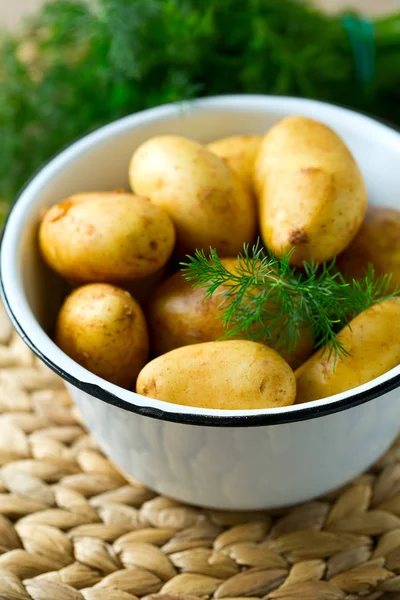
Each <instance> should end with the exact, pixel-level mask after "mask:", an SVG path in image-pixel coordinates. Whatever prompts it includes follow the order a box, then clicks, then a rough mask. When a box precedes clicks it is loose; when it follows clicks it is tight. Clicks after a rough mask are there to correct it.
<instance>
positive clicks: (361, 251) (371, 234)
mask: <svg viewBox="0 0 400 600" xmlns="http://www.w3.org/2000/svg"><path fill="white" fill-rule="evenodd" d="M369 264H371V265H372V266H373V267H374V269H375V274H376V275H377V276H379V275H384V274H385V273H392V281H391V288H390V289H391V291H393V290H394V289H395V288H396V286H398V285H400V211H398V210H395V209H394V208H380V207H379V206H370V207H369V208H368V210H367V214H366V215H365V219H364V222H363V224H362V225H361V228H360V230H359V232H358V233H357V235H356V237H355V238H354V240H353V241H352V242H351V244H350V246H348V247H347V248H346V250H345V251H344V252H343V253H342V254H341V255H340V256H338V259H337V266H338V268H339V270H340V271H341V272H342V273H343V274H344V276H345V277H346V278H351V279H353V278H354V279H358V278H361V277H363V276H364V275H365V271H366V269H367V267H368V265H369Z"/></svg>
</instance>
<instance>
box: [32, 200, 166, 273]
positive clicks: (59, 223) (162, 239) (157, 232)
mask: <svg viewBox="0 0 400 600" xmlns="http://www.w3.org/2000/svg"><path fill="white" fill-rule="evenodd" d="M39 243H40V248H41V251H42V254H43V256H44V258H45V260H46V261H47V263H48V264H49V265H50V267H52V268H53V269H54V270H55V271H56V272H57V273H59V274H60V275H61V276H63V277H65V278H67V279H69V280H73V281H76V282H81V283H89V282H97V281H104V282H118V281H124V280H134V279H139V278H143V277H147V276H149V275H151V274H153V273H155V272H156V271H157V270H158V269H160V268H161V267H162V266H163V265H164V264H165V263H166V262H167V261H168V259H169V257H170V255H171V253H172V251H173V248H174V243H175V231H174V226H173V224H172V221H171V219H170V218H169V216H168V215H167V213H166V212H164V211H162V210H161V209H159V208H158V207H157V206H154V205H153V204H151V203H150V202H149V201H148V200H147V199H145V198H141V197H138V196H134V195H133V194H126V193H118V192H109V193H107V192H102V193H91V194H77V195H76V196H71V197H70V198H67V199H66V200H64V201H63V202H60V203H59V204H56V205H54V206H52V207H51V208H50V209H49V210H48V211H47V212H46V213H45V215H44V217H43V219H42V222H41V224H40V230H39Z"/></svg>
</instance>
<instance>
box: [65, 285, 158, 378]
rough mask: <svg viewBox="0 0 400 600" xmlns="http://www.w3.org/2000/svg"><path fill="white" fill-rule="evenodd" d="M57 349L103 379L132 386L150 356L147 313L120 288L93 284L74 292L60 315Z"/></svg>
mask: <svg viewBox="0 0 400 600" xmlns="http://www.w3.org/2000/svg"><path fill="white" fill-rule="evenodd" d="M55 341H56V344H57V345H58V346H59V347H60V348H61V350H63V351H64V352H65V353H66V354H68V356H70V357H71V358H72V359H74V360H75V361H76V362H77V363H79V364H80V365H82V366H83V367H85V368H86V369H88V370H89V371H92V373H95V375H98V376H99V377H102V378H103V379H106V380H107V381H110V382H111V383H115V384H116V385H120V386H122V387H129V386H131V385H132V384H133V383H134V382H135V380H136V377H137V375H138V373H139V371H140V369H141V368H142V367H143V365H144V364H145V363H146V360H147V357H148V352H149V340H148V333H147V326H146V322H145V318H144V315H143V312H142V310H141V308H140V306H139V305H138V303H137V302H136V301H135V300H134V299H133V298H132V296H131V295H130V294H129V293H128V292H126V291H125V290H122V289H120V288H118V287H116V286H113V285H109V284H105V283H93V284H88V285H85V286H83V287H80V288H78V289H76V290H74V291H73V292H72V294H70V295H69V296H68V297H67V299H66V300H65V302H64V304H63V305H62V307H61V310H60V312H59V315H58V319H57V324H56V334H55Z"/></svg>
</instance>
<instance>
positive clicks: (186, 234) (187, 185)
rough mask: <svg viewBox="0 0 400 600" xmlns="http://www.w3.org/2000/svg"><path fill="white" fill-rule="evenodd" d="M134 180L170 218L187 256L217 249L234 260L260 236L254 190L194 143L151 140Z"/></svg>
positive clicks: (138, 157) (137, 158)
mask: <svg viewBox="0 0 400 600" xmlns="http://www.w3.org/2000/svg"><path fill="white" fill-rule="evenodd" d="M129 178H130V183H131V187H132V190H134V192H135V193H136V194H139V195H141V196H146V197H148V198H150V200H151V202H152V204H154V205H155V206H158V207H159V208H161V209H163V210H165V211H166V212H167V213H168V214H169V215H170V217H171V218H172V220H173V222H174V225H175V229H176V234H177V242H178V247H179V250H180V251H181V252H182V251H183V252H184V253H186V252H188V253H189V252H190V253H192V252H194V251H195V250H196V249H202V248H204V249H208V248H209V247H210V246H211V247H212V248H216V250H217V251H218V254H219V255H220V256H232V255H235V254H237V253H238V252H240V251H241V250H242V249H243V243H244V242H251V241H252V240H253V238H254V236H255V231H256V212H255V203H254V199H253V198H252V196H251V194H250V192H249V190H247V189H246V187H245V186H244V184H243V183H242V181H241V180H240V178H239V177H238V176H237V175H236V173H234V172H233V171H232V169H231V168H230V167H229V165H228V164H227V163H226V162H225V161H224V160H222V159H221V158H219V157H218V156H216V155H215V154H213V153H212V152H210V151H209V150H207V148H205V147H204V146H202V145H201V144H199V143H197V142H195V141H193V140H189V139H186V138H183V137H179V136H172V135H166V136H161V137H155V138H152V139H150V140H148V141H147V142H145V143H144V144H142V145H141V146H140V147H139V148H138V149H137V150H136V151H135V153H134V154H133V157H132V160H131V163H130V169H129Z"/></svg>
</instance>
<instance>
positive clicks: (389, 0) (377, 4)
mask: <svg viewBox="0 0 400 600" xmlns="http://www.w3.org/2000/svg"><path fill="white" fill-rule="evenodd" d="M42 1H43V0H0V24H1V25H3V26H4V25H6V26H7V27H15V26H16V24H17V23H18V21H19V20H20V19H21V16H22V15H25V14H29V13H30V12H33V11H35V9H36V8H37V7H38V6H39V4H40V3H41V2H42ZM317 4H319V5H321V6H323V7H325V8H326V9H327V10H329V11H335V10H341V9H343V8H347V7H349V6H351V7H354V8H357V9H359V10H362V11H363V12H365V13H367V14H371V15H375V14H385V13H391V12H395V11H397V10H398V11H400V0H317Z"/></svg>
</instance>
